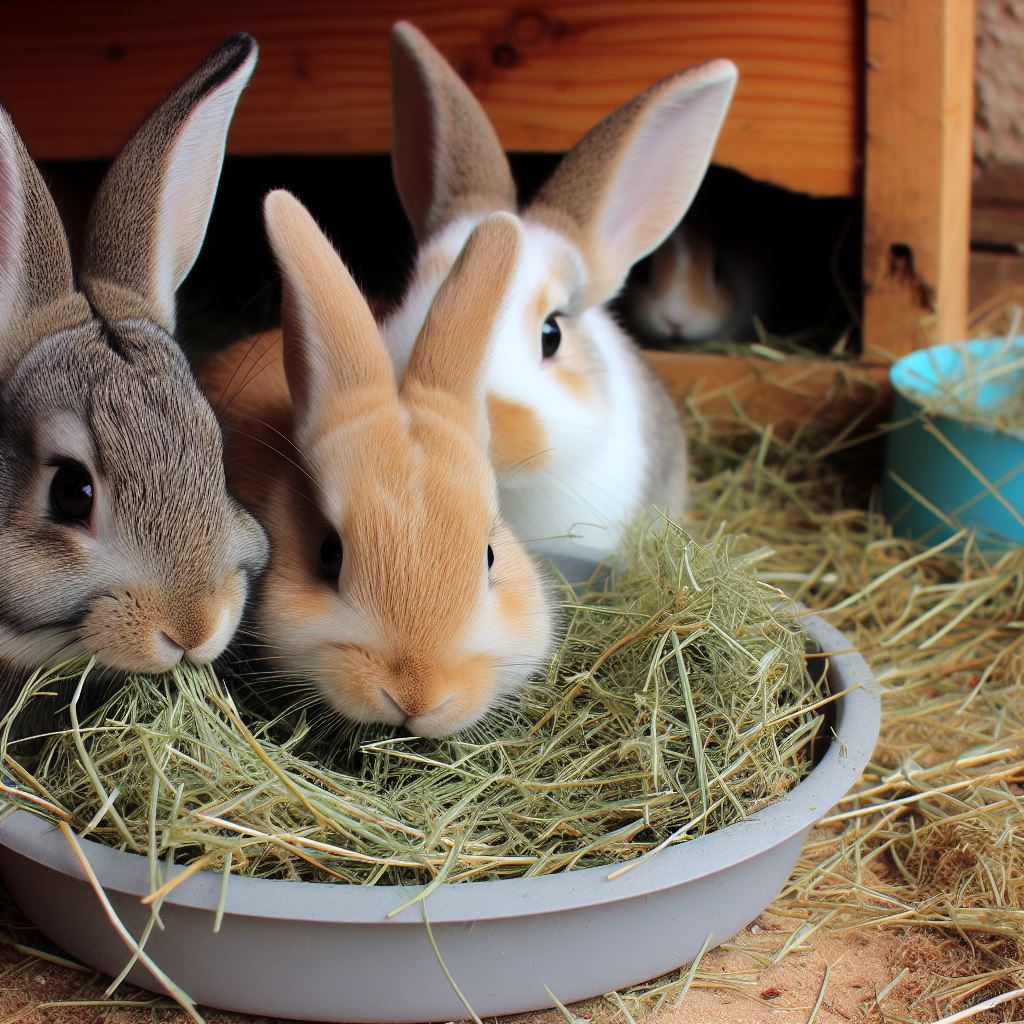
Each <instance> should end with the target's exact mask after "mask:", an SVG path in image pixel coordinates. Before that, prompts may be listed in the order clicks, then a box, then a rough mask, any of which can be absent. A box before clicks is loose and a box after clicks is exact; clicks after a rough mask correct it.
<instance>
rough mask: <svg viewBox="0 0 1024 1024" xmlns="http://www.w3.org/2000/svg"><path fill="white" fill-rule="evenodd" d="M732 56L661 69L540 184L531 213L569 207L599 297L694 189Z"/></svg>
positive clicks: (725, 102) (732, 82) (707, 158)
mask: <svg viewBox="0 0 1024 1024" xmlns="http://www.w3.org/2000/svg"><path fill="white" fill-rule="evenodd" d="M737 77H738V73H737V70H736V66H735V65H734V64H732V63H731V62H730V61H727V60H714V61H709V62H708V63H707V64H702V65H700V66H699V67H695V68H691V69H690V70H688V71H682V72H680V73H679V74H677V75H673V76H672V77H670V78H666V79H664V80H663V81H661V82H659V83H658V84H657V85H654V86H652V87H651V88H650V89H648V90H647V91H646V92H643V93H641V94H640V95H639V96H637V97H635V98H634V99H633V100H631V101H630V102H629V103H627V104H626V105H625V106H624V107H621V108H620V109H619V110H617V111H616V112H615V113H614V114H610V115H609V116H608V117H606V118H605V119H604V120H603V121H601V122H600V124H598V125H596V126H595V127H594V128H592V129H591V130H590V131H589V132H588V133H587V134H586V135H585V136H584V137H583V138H582V139H581V140H580V141H579V142H578V143H577V144H576V145H575V146H574V147H573V148H572V149H571V150H570V151H569V152H568V153H567V154H566V156H565V159H563V160H562V162H561V163H560V164H559V165H558V168H557V169H556V170H555V173H554V174H553V175H552V177H551V178H550V179H549V180H548V182H547V183H546V184H545V185H544V187H543V188H542V189H541V190H540V192H539V193H538V194H537V198H536V200H535V201H534V203H533V204H532V205H531V207H530V211H529V212H530V214H531V216H532V215H534V214H536V215H538V216H541V217H544V216H545V213H546V212H550V211H553V212H555V214H556V215H557V219H558V220H562V221H563V222H564V218H565V217H568V219H569V222H570V226H571V228H572V229H573V231H574V233H575V234H577V239H576V240H577V241H578V242H579V243H580V245H581V248H582V249H583V254H584V256H585V258H586V260H587V264H588V267H589V269H590V274H591V282H590V291H589V294H588V298H589V300H590V301H591V302H592V303H597V302H603V301H604V300H606V299H608V298H610V297H611V296H612V295H614V294H615V292H617V291H618V289H619V288H620V287H621V286H622V282H623V281H624V280H625V276H626V274H627V272H628V271H629V268H630V267H631V266H632V265H633V264H634V263H635V262H636V261H637V260H639V259H641V258H642V257H644V256H646V255H647V254H648V253H649V252H651V251H652V250H653V249H655V248H657V246H658V245H660V244H661V243H662V242H663V241H664V240H665V238H666V237H667V236H668V235H669V234H670V233H671V231H672V229H673V228H674V227H675V226H676V224H678V223H679V221H680V220H681V219H682V217H683V214H685V213H686V211H687V209H688V208H689V206H690V203H691V202H693V197H694V196H695V195H696V194H697V189H698V188H699V187H700V183H701V181H702V180H703V178H704V174H705V172H706V171H707V168H708V164H709V163H710V162H711V154H712V152H713V151H714V148H715V142H716V141H717V140H718V133H719V131H720V130H721V128H722V122H723V121H724V120H725V115H726V112H727V111H728V109H729V103H730V102H731V100H732V94H733V92H734V90H735V88H736V80H737Z"/></svg>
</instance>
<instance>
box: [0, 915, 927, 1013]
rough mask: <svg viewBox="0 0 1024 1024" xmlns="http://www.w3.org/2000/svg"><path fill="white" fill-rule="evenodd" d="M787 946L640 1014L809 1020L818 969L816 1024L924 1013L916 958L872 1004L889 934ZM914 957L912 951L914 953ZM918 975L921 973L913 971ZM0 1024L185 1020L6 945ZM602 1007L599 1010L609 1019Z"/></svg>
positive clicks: (723, 968) (31, 936) (582, 1008)
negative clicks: (755, 970)
mask: <svg viewBox="0 0 1024 1024" xmlns="http://www.w3.org/2000/svg"><path fill="white" fill-rule="evenodd" d="M794 924H795V922H793V921H792V919H787V918H782V917H777V916H774V915H772V914H767V913H766V914H764V915H762V916H761V917H760V918H758V920H757V922H755V927H754V928H753V934H751V931H750V930H748V932H747V933H746V934H745V935H744V936H743V937H742V938H743V940H744V943H745V944H746V943H748V942H750V941H751V940H753V939H754V938H755V936H756V935H762V936H765V937H766V938H767V937H768V935H769V933H775V934H774V936H773V939H774V940H776V941H777V940H778V938H779V936H781V935H783V934H785V933H787V932H788V931H789V930H790V929H791V928H793V927H794ZM17 941H18V942H19V943H20V944H22V945H23V946H31V947H34V948H47V944H46V942H45V940H43V939H42V938H41V937H40V936H39V935H38V934H36V933H34V932H33V931H32V930H31V929H30V928H28V927H27V926H25V929H24V931H22V930H21V928H19V929H18V934H17ZM801 949H802V951H798V952H795V953H792V954H790V956H788V957H787V958H786V959H785V960H784V961H783V962H782V963H781V964H779V965H777V966H775V967H773V968H770V969H768V970H765V971H762V972H761V973H760V974H758V975H755V976H750V975H749V974H748V973H747V972H749V971H750V969H751V966H752V961H751V959H750V957H749V956H748V955H747V954H746V953H743V952H741V951H739V950H735V949H732V950H717V951H715V952H713V953H710V954H708V956H707V957H705V960H704V962H703V964H702V967H703V968H704V969H705V970H712V971H720V972H722V973H723V974H728V973H731V972H742V974H743V975H744V976H745V977H747V978H751V980H752V981H753V983H752V984H750V985H749V986H746V988H747V989H748V991H749V995H747V994H737V993H736V992H734V991H722V990H717V989H711V988H692V989H691V990H690V992H689V993H687V995H686V997H685V1000H684V1002H683V1003H682V1005H680V1006H679V1007H677V1008H674V1009H673V1008H667V1007H666V1008H663V1009H662V1010H660V1011H659V1012H658V1013H657V1014H655V1015H653V1016H651V1017H649V1018H647V1020H648V1021H650V1022H651V1024H684V1022H686V1024H690V1022H701V1024H748V1022H749V1024H760V1022H768V1021H771V1022H778V1024H786V1022H788V1021H794V1022H800V1024H803V1022H804V1021H807V1020H808V1018H809V1016H810V1014H811V1012H812V1010H813V1008H814V1005H815V1003H816V1001H817V1000H818V997H819V994H820V992H821V988H822V981H823V978H824V975H825V970H826V968H828V969H829V970H828V981H827V985H826V986H825V993H824V997H823V1000H822V1004H821V1006H820V1008H819V1010H818V1013H817V1015H816V1017H815V1018H814V1019H815V1024H845V1022H847V1021H875V1022H881V1021H884V1020H886V1019H894V1018H895V1019H899V1018H900V1017H902V1018H903V1019H911V1020H927V1019H928V1018H927V1017H924V1018H922V1017H920V1016H918V1015H917V1014H913V1015H911V1014H910V1012H909V1011H908V1005H907V999H908V994H912V993H913V992H914V991H920V990H921V989H922V988H925V987H927V984H928V983H929V981H930V980H931V969H930V968H929V966H928V964H927V963H925V964H922V963H917V964H915V965H914V966H913V968H912V969H911V971H910V973H909V974H908V975H907V976H906V977H905V978H903V979H902V980H901V982H900V984H899V985H897V986H896V987H895V988H894V989H893V990H892V991H891V992H889V993H887V994H886V995H885V996H884V999H883V1001H882V1006H883V1008H884V1011H885V1014H884V1016H883V1014H882V1013H880V1011H879V1009H878V1008H877V1006H876V994H877V993H879V992H881V991H882V990H883V989H884V988H885V987H886V986H887V985H888V984H889V983H890V982H891V981H892V979H893V978H895V977H896V976H897V975H898V974H899V973H900V971H901V970H903V968H904V967H906V966H908V965H907V963H906V957H905V955H904V949H903V943H902V942H901V941H900V939H899V937H898V936H897V935H895V934H894V933H892V932H882V931H878V930H875V929H871V930H866V929H856V930H848V931H838V932H833V933H827V932H824V931H819V932H818V933H817V934H816V935H815V936H814V937H812V938H811V940H810V942H809V943H808V945H807V946H806V947H802V948H801ZM918 959H920V958H918ZM915 973H916V974H918V975H924V976H921V977H916V976H915ZM0 978H2V980H0V1024H14V1022H18V1024H22V1022H23V1024H93V1022H100V1021H103V1022H105V1024H143V1022H146V1024H150V1022H152V1021H159V1022H163V1024H186V1022H187V1021H188V1018H187V1017H186V1016H185V1014H184V1013H182V1012H181V1011H180V1010H177V1009H169V1008H163V1007H159V1008H151V1007H147V1006H140V1005H136V1006H126V1007H120V1008H113V1007H111V1006H110V1004H109V1003H108V1004H107V1005H106V1006H103V1007H87V1006H52V1005H49V1006H48V1005H47V1004H48V1003H52V1002H59V1001H62V1000H70V999H73V1000H89V999H94V1000H102V999H103V984H102V982H101V981H99V979H97V978H96V976H95V975H94V974H92V972H89V971H74V970H70V969H68V968H66V967H60V966H57V965H54V964H50V963H47V962H45V961H41V960H38V959H35V958H33V957H26V956H25V955H24V954H23V953H21V952H19V951H18V950H17V949H15V948H14V947H12V946H9V945H0ZM119 996H120V998H122V999H125V1000H131V1001H146V1000H148V999H149V998H150V997H148V996H147V995H146V994H145V993H140V992H138V991H137V990H124V991H123V992H122V993H120V994H119ZM594 1009H595V1007H592V1006H590V1005H588V1004H586V1003H581V1004H578V1005H576V1006H575V1007H573V1010H574V1012H575V1013H576V1014H577V1015H578V1016H579V1017H580V1018H582V1019H584V1020H586V1019H589V1017H590V1016H591V1013H592V1012H593V1010H594ZM609 1009H610V1008H609V1007H608V1006H607V1005H605V1006H603V1007H602V1008H601V1013H600V1016H601V1017H602V1018H603V1019H605V1020H607V1019H608V1017H609ZM206 1017H207V1021H208V1022H209V1024H243V1022H244V1024H268V1022H269V1018H254V1017H247V1016H241V1015H236V1014H228V1013H221V1012H218V1011H209V1012H208V1013H207V1014H206ZM507 1021H508V1022H509V1024H565V1021H564V1018H563V1017H562V1016H561V1015H560V1014H558V1013H557V1012H555V1011H546V1012H543V1013H534V1014H527V1015H523V1016H518V1017H514V1018H507Z"/></svg>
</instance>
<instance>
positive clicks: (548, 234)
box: [384, 22, 736, 553]
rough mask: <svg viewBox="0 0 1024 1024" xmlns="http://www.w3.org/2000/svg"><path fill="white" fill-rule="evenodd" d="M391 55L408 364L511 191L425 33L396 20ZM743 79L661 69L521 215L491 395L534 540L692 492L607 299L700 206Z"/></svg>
mask: <svg viewBox="0 0 1024 1024" xmlns="http://www.w3.org/2000/svg"><path fill="white" fill-rule="evenodd" d="M391 57H392V80H393V154H392V155H393V160H394V171H395V181H396V183H397V185H398V191H399V194H400V196H401V199H402V203H403V205H404V207H405V210H406V212H407V214H408V215H409V219H410V220H411V222H412V225H413V229H414V231H415V233H416V238H417V241H418V242H419V246H420V249H419V254H418V257H417V264H416V269H415V273H414V276H413V280H412V282H411V285H410V287H409V289H408V292H407V294H406V296H405V299H404V300H403V303H402V305H401V308H400V309H399V310H398V311H397V312H396V313H395V314H394V315H393V316H392V317H391V318H390V319H389V320H388V321H387V323H386V324H385V328H384V330H385V336H386V338H387V341H388V346H389V349H390V352H391V356H392V359H393V361H394V363H395V367H396V372H397V373H398V375H399V377H401V374H402V373H403V371H404V368H405V366H406V364H407V362H408V360H409V358H410V355H411V352H412V348H413V343H414V342H415V339H416V337H417V335H418V332H419V329H420V326H421V325H422V323H423V320H424V317H425V316H426V312H427V309H428V308H429V306H430V302H431V300H432V298H433V296H434V294H435V293H436V292H437V289H438V287H440V285H441V282H442V281H444V279H445V275H446V274H447V272H448V270H449V268H450V267H451V266H452V264H453V263H454V261H455V259H456V257H457V256H458V254H459V251H460V250H461V248H462V246H463V245H464V243H465V241H466V239H467V238H468V237H469V236H470V233H471V232H472V230H473V228H474V226H475V225H476V224H477V223H479V221H480V220H481V218H482V217H485V216H486V215H487V214H489V213H491V212H493V211H495V210H516V209H517V200H516V189H515V184H514V182H513V179H512V175H511V173H510V171H509V166H508V161H507V160H506V158H505V154H504V152H503V151H502V148H501V145H500V143H499V141H498V138H497V135H496V134H495V132H494V129H493V128H492V127H491V124H490V122H489V121H488V119H487V116H486V115H485V113H484V111H483V109H482V108H481V107H480V104H479V103H478V102H477V100H476V98H475V97H474V96H473V94H472V93H471V92H470V91H469V89H468V88H467V86H466V85H465V83H464V82H463V81H462V79H461V78H460V77H459V75H458V74H457V73H456V72H455V70H454V69H453V68H452V67H451V66H450V65H449V64H448V63H447V62H446V61H445V60H444V58H443V57H442V56H441V55H440V54H439V53H438V52H437V50H435V49H434V47H433V46H432V45H431V44H430V42H429V41H428V40H427V39H426V37H425V36H424V35H423V34H422V33H421V32H419V31H418V30H417V29H416V28H414V27H413V26H412V25H410V24H408V23H404V22H403V23H400V24H398V25H396V26H395V28H394V30H393V33H392V48H391ZM735 84H736V68H735V67H734V66H733V65H732V64H731V63H729V62H728V61H712V62H710V63H708V64H705V65H703V66H701V67H697V68H693V69H690V70H689V71H684V72H681V73H680V74H678V75H674V76H672V77H670V78H667V79H665V80H664V81H662V82H659V83H657V84H656V85H654V86H652V87H651V88H650V89H648V90H647V91H646V92H644V93H641V94H640V95H639V96H637V97H635V98H634V99H633V100H631V101H630V102H629V103H627V104H626V105H625V106H624V107H622V108H621V109H620V110H617V111H616V112H615V113H613V114H611V115H609V116H608V117H607V118H605V120H603V121H602V122H601V123H600V124H598V125H597V126H595V127H594V128H593V129H591V131H590V132H588V133H587V134H586V135H585V136H584V137H583V139H581V140H580V142H578V143H577V144H576V145H575V146H574V147H573V148H572V149H571V150H570V152H569V153H568V154H567V155H566V156H565V158H564V159H563V160H562V162H561V163H560V164H559V166H558V167H557V168H556V170H555V172H554V174H553V175H552V176H551V178H550V179H549V180H548V181H547V183H546V184H545V185H544V186H543V187H542V188H541V190H540V192H539V194H538V195H537V197H536V199H535V200H534V201H533V202H532V203H530V204H529V206H527V207H526V208H525V209H523V210H522V212H521V218H522V219H521V223H522V230H523V245H522V247H521V249H520V252H519V258H518V260H517V262H516V265H515V267H514V271H513V273H512V275H511V277H510V278H508V279H507V284H506V286H505V287H506V289H507V292H508V297H507V309H508V312H507V315H506V316H505V317H504V318H502V319H501V320H500V321H499V322H496V323H495V324H494V325H493V327H492V333H493V337H492V343H491V344H492V356H491V359H490V361H489V364H488V371H487V392H488V408H489V412H490V417H491V427H492V440H491V453H492V458H493V461H494V464H495V467H496V469H497V471H498V475H499V480H500V486H501V499H502V509H503V510H504V512H505V513H506V515H507V516H508V518H509V521H510V522H511V523H512V524H513V525H514V526H515V528H516V529H517V531H518V532H519V534H520V536H522V537H523V538H524V540H529V541H539V542H542V543H543V544H544V545H545V546H546V547H547V548H548V549H549V550H552V551H554V552H564V553H572V552H573V551H578V550H580V547H581V546H583V547H586V548H589V549H590V550H591V551H594V550H595V549H596V551H598V552H605V551H608V550H610V549H611V548H613V547H614V546H615V544H616V542H617V541H618V538H619V535H620V531H621V528H622V526H623V525H624V523H625V522H626V521H627V520H628V519H630V518H631V517H632V516H634V515H635V514H636V513H638V512H640V511H643V510H646V509H649V508H650V507H651V506H652V505H657V506H659V507H661V508H662V509H667V510H668V511H669V512H670V513H672V514H678V513H680V512H681V511H682V510H683V509H684V507H685V505H686V493H687V479H686V478H687V453H686V439H685V437H684V435H683V431H682V428H681V426H680V422H679V417H678V414H677V412H676V410H675V408H674V406H673V403H672V401H671V400H670V398H669V396H668V394H667V392H666V391H665V389H664V388H663V387H662V385H661V384H660V383H659V382H658V381H657V379H656V378H655V377H654V375H653V374H652V373H651V372H650V370H649V369H648V368H647V366H646V364H645V363H644V362H643V360H642V359H641V357H640V355H639V353H638V351H637V349H636V347H635V345H634V344H633V343H632V341H631V340H630V338H629V336H628V335H627V334H626V333H625V331H623V330H622V328H621V327H620V326H619V325H618V323H617V322H616V321H615V319H614V317H613V316H612V315H611V314H610V313H609V312H608V311H607V310H606V308H605V305H604V304H605V303H606V302H608V301H609V300H610V299H612V298H613V297H614V296H615V295H616V293H617V292H618V291H619V289H620V288H621V286H622V284H623V281H624V280H625V277H626V274H627V272H628V271H629V268H630V267H631V266H632V264H633V263H635V262H636V261H637V260H639V259H640V258H641V257H643V256H644V255H646V254H647V253H649V252H650V251H651V250H652V249H654V248H655V247H656V246H658V245H659V244H660V243H661V242H662V241H663V240H664V239H665V237H666V236H667V235H668V234H669V232H670V231H671V230H672V228H673V227H674V226H675V225H676V224H677V223H678V222H679V220H680V218H681V217H682V215H683V213H684V212H685V211H686V209H687V207H688V206H689V204H690V202H691V200H692V199H693V196H694V194H695V192H696V191H697V187H698V185H699V184H700V181H701V179H702V177H703V175H704V172H705V170H706V169H707V166H708V162H709V160H710V158H711V152H712V150H713V148H714V144H715V140H716V138H717V136H718V132H719V129H720V127H721V124H722V121H723V119H724V117H725V113H726V111H727V109H728V107H729V102H730V99H731V97H732V93H733V89H734V87H735Z"/></svg>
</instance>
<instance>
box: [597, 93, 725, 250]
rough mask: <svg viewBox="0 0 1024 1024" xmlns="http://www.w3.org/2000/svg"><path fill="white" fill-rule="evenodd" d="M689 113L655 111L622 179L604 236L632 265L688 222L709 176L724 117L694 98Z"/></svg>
mask: <svg viewBox="0 0 1024 1024" xmlns="http://www.w3.org/2000/svg"><path fill="white" fill-rule="evenodd" d="M687 101H689V102H687ZM683 107H684V109H680V107H679V106H677V105H675V104H673V105H671V106H669V105H666V106H665V107H663V108H661V109H657V110H654V111H652V112H651V115H650V116H649V117H648V118H646V123H645V124H644V125H643V127H642V128H641V129H640V131H639V132H638V134H637V138H636V139H635V140H634V142H633V144H632V145H631V146H630V148H629V152H628V153H627V154H626V158H625V159H624V160H623V162H622V165H621V166H620V167H619V169H618V172H617V174H616V182H615V186H614V187H613V191H612V195H611V197H610V200H611V201H610V202H609V204H608V208H607V211H606V214H605V216H604V217H603V218H602V221H603V223H602V233H603V234H604V236H605V238H606V240H607V241H608V242H609V243H610V244H611V245H612V246H613V247H614V248H613V251H615V252H620V251H621V252H622V254H623V256H627V255H628V258H629V261H630V263H633V262H635V261H636V260H638V259H640V258H642V257H643V256H645V255H647V253H649V252H650V251H651V250H653V249H654V248H655V247H657V246H658V245H659V244H660V243H661V242H662V241H663V240H664V239H665V237H666V236H667V235H668V234H669V232H671V230H672V229H673V228H674V227H675V226H676V224H678V223H679V221H680V220H682V218H683V215H684V214H685V213H686V211H687V210H688V209H689V207H690V204H691V203H692V202H693V198H694V196H695V195H696V194H697V189H698V188H699V187H700V184H701V182H702V181H703V179H704V175H705V173H706V172H707V169H708V164H709V163H710V160H711V153H712V150H713V148H714V144H715V140H716V139H717V137H718V131H719V128H720V126H721V114H720V112H719V110H718V109H716V108H715V106H713V105H710V104H709V105H699V104H694V103H693V101H692V99H691V98H689V97H687V98H685V99H684V103H683Z"/></svg>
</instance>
